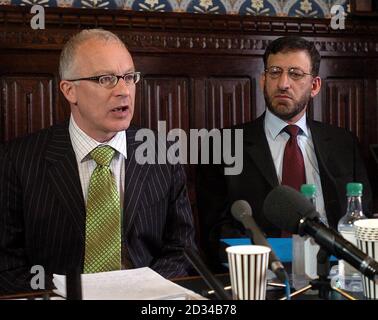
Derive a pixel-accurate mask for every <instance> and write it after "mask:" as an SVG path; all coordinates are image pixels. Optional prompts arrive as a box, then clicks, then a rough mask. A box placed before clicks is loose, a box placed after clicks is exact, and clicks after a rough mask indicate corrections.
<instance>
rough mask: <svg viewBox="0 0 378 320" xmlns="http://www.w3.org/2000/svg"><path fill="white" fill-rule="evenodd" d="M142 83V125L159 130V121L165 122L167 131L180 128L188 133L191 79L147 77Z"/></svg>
mask: <svg viewBox="0 0 378 320" xmlns="http://www.w3.org/2000/svg"><path fill="white" fill-rule="evenodd" d="M142 81H143V86H142V88H141V90H142V92H143V94H142V97H141V98H142V102H141V106H140V108H141V109H142V110H143V111H142V114H143V121H142V125H143V126H144V127H147V128H152V129H157V125H158V121H159V120H164V121H166V124H167V131H169V130H170V129H174V128H180V129H183V130H185V131H186V132H188V131H189V79H188V78H180V77H174V76H157V75H154V76H149V75H146V76H144V78H143V80H142Z"/></svg>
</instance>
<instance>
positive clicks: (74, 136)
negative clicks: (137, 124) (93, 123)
mask: <svg viewBox="0 0 378 320" xmlns="http://www.w3.org/2000/svg"><path fill="white" fill-rule="evenodd" d="M68 130H69V133H70V137H71V142H72V147H73V149H74V151H75V154H76V157H77V159H78V160H79V161H80V162H83V161H85V160H88V159H91V157H90V156H89V153H90V152H91V151H92V150H93V149H95V148H97V147H98V146H100V145H108V146H110V147H112V148H113V149H114V150H116V151H117V152H118V153H119V154H121V155H123V156H124V157H125V159H127V142H126V131H125V130H122V131H119V132H117V133H116V135H115V136H114V137H113V138H112V139H110V140H109V141H107V142H105V143H101V142H98V141H96V140H95V139H93V138H91V137H90V136H88V135H87V134H86V133H85V132H84V131H83V130H81V129H80V128H79V126H78V125H77V124H76V122H75V120H74V118H73V116H72V114H71V117H70V124H69V127H68Z"/></svg>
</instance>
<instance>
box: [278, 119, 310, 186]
mask: <svg viewBox="0 0 378 320" xmlns="http://www.w3.org/2000/svg"><path fill="white" fill-rule="evenodd" d="M284 130H285V131H286V132H287V133H288V134H289V135H290V138H289V140H288V141H287V143H286V146H285V152H284V156H283V164H282V183H281V184H283V185H286V186H289V187H292V188H294V189H295V190H297V191H300V189H301V185H302V184H304V183H306V173H305V166H304V161H303V155H302V152H301V149H300V148H299V146H298V142H297V136H298V132H299V130H300V128H299V127H298V126H295V125H289V126H286V127H285V128H284Z"/></svg>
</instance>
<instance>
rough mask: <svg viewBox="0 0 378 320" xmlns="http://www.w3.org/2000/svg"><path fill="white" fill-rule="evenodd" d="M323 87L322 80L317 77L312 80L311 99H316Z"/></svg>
mask: <svg viewBox="0 0 378 320" xmlns="http://www.w3.org/2000/svg"><path fill="white" fill-rule="evenodd" d="M321 86H322V79H321V78H320V77H319V76H317V77H315V78H314V79H312V88H311V98H313V97H315V96H316V95H317V94H318V93H319V91H320V88H321Z"/></svg>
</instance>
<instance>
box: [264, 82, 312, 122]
mask: <svg viewBox="0 0 378 320" xmlns="http://www.w3.org/2000/svg"><path fill="white" fill-rule="evenodd" d="M264 99H265V105H266V107H267V108H268V109H269V111H270V112H271V113H273V114H274V115H275V116H276V117H278V118H280V119H282V120H284V121H287V120H290V119H292V118H294V117H295V116H296V115H298V114H300V113H301V112H302V111H303V110H304V109H305V108H306V107H307V105H308V103H309V101H310V99H311V92H309V93H308V94H306V95H305V96H303V98H302V99H301V100H299V101H298V103H297V104H296V105H295V108H294V110H293V111H292V112H290V113H287V114H286V113H284V114H282V113H279V112H278V111H277V110H275V109H274V108H273V106H272V102H271V100H270V99H269V97H268V93H267V92H266V86H264Z"/></svg>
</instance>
